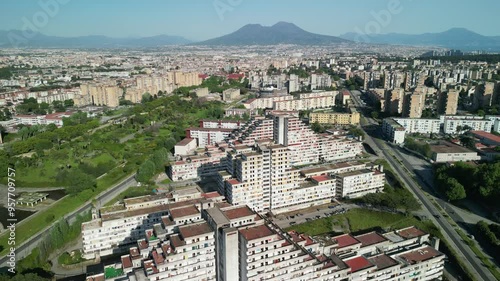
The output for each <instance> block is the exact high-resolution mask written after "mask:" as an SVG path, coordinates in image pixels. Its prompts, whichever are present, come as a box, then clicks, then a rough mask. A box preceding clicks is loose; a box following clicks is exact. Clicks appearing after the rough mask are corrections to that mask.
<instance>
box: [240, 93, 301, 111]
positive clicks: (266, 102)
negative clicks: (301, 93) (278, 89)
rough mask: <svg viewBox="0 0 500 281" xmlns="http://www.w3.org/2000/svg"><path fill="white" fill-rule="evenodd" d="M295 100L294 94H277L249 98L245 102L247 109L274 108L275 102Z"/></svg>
mask: <svg viewBox="0 0 500 281" xmlns="http://www.w3.org/2000/svg"><path fill="white" fill-rule="evenodd" d="M289 100H293V96H288V95H286V96H276V97H266V98H256V99H249V100H247V101H246V102H244V103H243V105H244V106H245V108H247V109H266V108H273V105H274V103H275V102H279V101H289Z"/></svg>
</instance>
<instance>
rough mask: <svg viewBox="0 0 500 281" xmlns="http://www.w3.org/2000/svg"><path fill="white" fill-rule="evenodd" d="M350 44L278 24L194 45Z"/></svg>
mask: <svg viewBox="0 0 500 281" xmlns="http://www.w3.org/2000/svg"><path fill="white" fill-rule="evenodd" d="M343 42H350V41H349V40H345V39H341V38H339V37H335V36H327V35H320V34H315V33H311V32H308V31H305V30H303V29H302V28H300V27H298V26H296V25H295V24H293V23H288V22H278V23H276V24H275V25H273V26H262V25H260V24H247V25H245V26H243V27H242V28H240V29H238V30H236V31H235V32H233V33H230V34H227V35H224V36H221V37H217V38H214V39H210V40H206V41H202V42H197V43H194V44H196V45H221V46H224V45H227V46H235V45H275V44H295V45H326V44H336V43H343Z"/></svg>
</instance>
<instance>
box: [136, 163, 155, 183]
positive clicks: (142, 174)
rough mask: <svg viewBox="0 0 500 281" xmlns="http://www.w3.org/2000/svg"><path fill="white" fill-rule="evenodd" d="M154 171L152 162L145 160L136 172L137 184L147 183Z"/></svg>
mask: <svg viewBox="0 0 500 281" xmlns="http://www.w3.org/2000/svg"><path fill="white" fill-rule="evenodd" d="M155 171H156V166H155V164H154V162H153V161H151V160H147V161H146V162H144V163H143V164H142V165H141V166H140V167H139V170H138V171H137V176H136V178H137V181H139V182H147V181H149V180H150V179H151V178H152V177H153V175H154V173H155Z"/></svg>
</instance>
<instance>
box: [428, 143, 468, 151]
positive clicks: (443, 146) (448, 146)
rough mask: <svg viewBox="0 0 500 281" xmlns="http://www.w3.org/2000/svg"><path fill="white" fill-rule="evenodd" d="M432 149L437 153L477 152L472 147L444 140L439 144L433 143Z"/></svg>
mask: <svg viewBox="0 0 500 281" xmlns="http://www.w3.org/2000/svg"><path fill="white" fill-rule="evenodd" d="M431 151H432V152H435V153H475V152H474V151H472V150H470V149H467V148H465V147H463V146H459V145H456V144H453V143H451V142H447V141H442V142H440V143H439V144H435V145H431Z"/></svg>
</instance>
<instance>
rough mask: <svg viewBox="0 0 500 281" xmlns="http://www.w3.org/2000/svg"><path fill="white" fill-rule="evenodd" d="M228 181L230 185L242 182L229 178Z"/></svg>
mask: <svg viewBox="0 0 500 281" xmlns="http://www.w3.org/2000/svg"><path fill="white" fill-rule="evenodd" d="M227 183H229V184H230V185H235V184H240V182H239V181H238V180H237V179H230V180H227Z"/></svg>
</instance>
